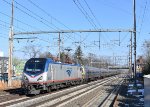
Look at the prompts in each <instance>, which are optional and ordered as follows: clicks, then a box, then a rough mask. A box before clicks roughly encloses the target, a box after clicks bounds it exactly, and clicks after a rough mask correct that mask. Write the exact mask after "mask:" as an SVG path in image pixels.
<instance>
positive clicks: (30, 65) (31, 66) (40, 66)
mask: <svg viewBox="0 0 150 107" xmlns="http://www.w3.org/2000/svg"><path fill="white" fill-rule="evenodd" d="M45 63H46V61H45V60H44V59H38V60H37V59H34V58H33V59H31V60H29V61H28V62H27V63H26V65H25V69H24V70H25V72H43V71H44V68H45Z"/></svg>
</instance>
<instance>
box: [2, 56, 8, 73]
mask: <svg viewBox="0 0 150 107" xmlns="http://www.w3.org/2000/svg"><path fill="white" fill-rule="evenodd" d="M7 72H8V57H0V73H7Z"/></svg>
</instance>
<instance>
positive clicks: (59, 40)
mask: <svg viewBox="0 0 150 107" xmlns="http://www.w3.org/2000/svg"><path fill="white" fill-rule="evenodd" d="M58 36H59V37H58V61H60V42H61V39H60V33H59V35H58Z"/></svg>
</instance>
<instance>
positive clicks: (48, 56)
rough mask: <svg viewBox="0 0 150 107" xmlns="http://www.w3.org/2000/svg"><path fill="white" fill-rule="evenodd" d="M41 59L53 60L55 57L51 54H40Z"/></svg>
mask: <svg viewBox="0 0 150 107" xmlns="http://www.w3.org/2000/svg"><path fill="white" fill-rule="evenodd" d="M39 58H53V55H52V54H51V53H50V52H44V53H40V54H39Z"/></svg>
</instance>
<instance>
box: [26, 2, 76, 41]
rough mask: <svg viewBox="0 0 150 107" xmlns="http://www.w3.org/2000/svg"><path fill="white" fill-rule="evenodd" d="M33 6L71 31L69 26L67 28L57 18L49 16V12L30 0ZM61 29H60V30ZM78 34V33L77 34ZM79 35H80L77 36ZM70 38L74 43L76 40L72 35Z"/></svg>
mask: <svg viewBox="0 0 150 107" xmlns="http://www.w3.org/2000/svg"><path fill="white" fill-rule="evenodd" d="M28 1H29V2H30V3H31V4H32V5H33V6H35V7H36V8H38V9H39V10H40V11H42V12H43V13H44V14H46V15H47V16H49V17H50V18H52V19H53V20H55V21H56V22H57V23H59V24H61V25H63V26H64V27H66V28H67V29H69V30H71V29H70V28H69V27H68V26H66V25H65V24H63V23H62V22H61V21H59V20H58V19H57V18H55V17H53V16H52V15H51V14H49V13H48V12H46V11H45V10H44V9H42V8H41V7H40V6H39V5H37V4H36V3H34V2H33V1H31V0H28ZM58 29H59V28H58ZM75 34H76V33H75ZM76 35H78V34H76ZM68 38H69V39H71V40H72V41H74V39H72V38H71V36H70V35H68Z"/></svg>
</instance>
